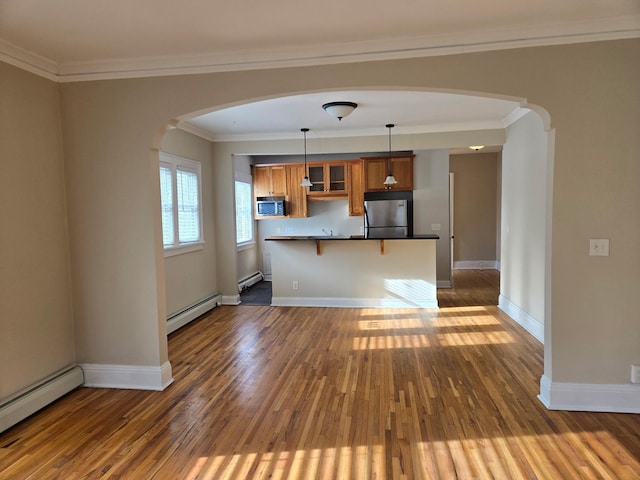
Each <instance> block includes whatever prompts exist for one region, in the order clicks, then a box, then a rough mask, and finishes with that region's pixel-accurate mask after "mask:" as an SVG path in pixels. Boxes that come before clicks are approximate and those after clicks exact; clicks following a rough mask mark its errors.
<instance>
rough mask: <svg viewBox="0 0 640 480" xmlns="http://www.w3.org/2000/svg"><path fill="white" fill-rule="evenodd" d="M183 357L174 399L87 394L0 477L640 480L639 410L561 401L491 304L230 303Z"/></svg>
mask: <svg viewBox="0 0 640 480" xmlns="http://www.w3.org/2000/svg"><path fill="white" fill-rule="evenodd" d="M478 281H479V282H480V283H483V281H482V280H478ZM470 288H472V287H470ZM469 298H470V297H469ZM469 298H467V299H466V300H465V302H466V301H467V300H469ZM169 354H170V360H171V363H172V366H173V375H174V378H175V382H174V384H173V385H171V386H170V387H169V388H167V389H166V390H165V391H164V392H145V391H131V390H128V391H127V390H106V389H90V388H80V389H77V390H75V391H74V392H71V393H70V394H68V395H66V396H65V397H64V398H62V399H61V400H59V401H57V402H56V403H54V404H53V405H51V406H50V407H48V408H46V409H45V410H43V411H42V412H40V413H38V414H36V415H34V416H32V417H30V418H29V419H27V420H25V421H24V422H22V423H21V424H19V425H17V426H15V427H14V428H12V429H10V430H8V431H7V432H4V433H3V434H0V479H2V480H5V479H20V480H22V479H38V480H41V479H65V480H68V479H80V478H83V479H85V478H87V479H88V478H104V479H145V480H146V479H172V480H173V479H180V480H187V479H305V480H306V479H334V478H336V479H446V480H448V479H455V478H457V479H491V478H493V479H574V478H575V479H640V415H627V414H603V413H584V412H553V411H547V410H546V409H545V408H544V407H543V406H542V404H541V403H540V402H539V401H538V400H537V398H536V395H537V394H538V391H539V387H538V382H539V379H540V376H541V374H542V362H543V358H542V346H541V345H540V344H539V343H538V342H537V341H536V340H535V339H533V338H532V337H530V336H529V335H528V334H527V333H526V332H524V331H523V330H522V329H521V328H520V327H519V326H518V325H516V324H515V323H514V322H513V321H512V320H511V319H509V317H507V316H506V315H504V314H503V313H501V312H500V311H499V310H498V309H497V308H496V307H495V306H461V307H449V308H441V309H439V310H412V309H397V310H395V309H388V310H374V309H371V310H369V309H329V308H293V307H288V308H286V307H282V308H274V307H266V306H242V305H241V306H238V307H228V306H223V307H220V308H217V309H215V310H213V311H212V312H211V314H210V315H207V316H204V317H203V318H201V319H199V320H197V321H195V322H193V323H192V324H190V325H188V326H186V327H184V328H182V329H181V330H179V331H177V332H175V333H174V334H172V335H171V336H170V339H169Z"/></svg>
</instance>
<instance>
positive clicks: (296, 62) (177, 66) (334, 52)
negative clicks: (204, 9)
mask: <svg viewBox="0 0 640 480" xmlns="http://www.w3.org/2000/svg"><path fill="white" fill-rule="evenodd" d="M638 37H640V14H639V15H628V16H624V17H614V18H608V19H593V20H589V21H576V22H568V23H561V24H549V25H543V26H536V27H528V28H526V27H525V28H521V27H518V26H513V27H508V28H503V29H490V30H489V29H487V30H478V31H470V32H454V33H447V34H439V35H427V36H421V37H409V38H400V39H379V40H373V41H362V42H348V43H339V44H324V45H317V46H313V47H306V48H284V49H269V50H257V49H256V50H250V51H235V52H226V53H220V54H202V55H174V56H163V57H145V58H135V59H116V60H109V61H89V62H62V63H57V62H55V61H54V60H51V59H46V58H44V57H41V56H39V55H37V54H33V53H31V52H28V51H26V50H24V49H21V48H19V47H16V46H15V45H12V44H10V43H8V42H5V41H2V40H0V59H1V60H4V61H6V62H7V63H10V64H12V65H14V66H17V67H20V68H23V69H24V70H28V71H30V72H32V73H35V74H37V75H41V76H43V77H46V78H49V79H52V80H54V81H57V82H81V81H91V80H108V79H121V78H141V77H154V76H169V75H188V74H200V73H214V72H230V71H243V70H257V69H266V68H283V67H300V66H312V65H328V64H339V63H351V62H365V61H377V60H397V59H406V58H415V57H427V56H438V55H452V54H459V53H473V52H483V51H491V50H505V49H512V48H523V47H537V46H549V45H561V44H570V43H585V42H595V41H605V40H621V39H629V38H638Z"/></svg>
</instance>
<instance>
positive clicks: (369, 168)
mask: <svg viewBox="0 0 640 480" xmlns="http://www.w3.org/2000/svg"><path fill="white" fill-rule="evenodd" d="M364 161H365V162H364V182H365V191H366V192H386V191H390V190H391V191H394V190H395V191H407V190H413V155H407V156H405V157H392V158H391V159H389V158H387V157H374V158H365V159H364ZM389 172H391V173H392V174H393V176H394V177H395V179H396V181H397V182H398V183H395V184H393V185H385V184H384V180H385V178H386V177H387V175H388V174H389Z"/></svg>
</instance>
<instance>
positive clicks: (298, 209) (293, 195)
mask: <svg viewBox="0 0 640 480" xmlns="http://www.w3.org/2000/svg"><path fill="white" fill-rule="evenodd" d="M303 177H304V165H287V179H288V183H289V185H288V187H287V191H288V192H289V194H288V195H287V216H289V217H290V218H302V217H306V216H307V189H306V187H301V186H300V183H301V182H302V179H303Z"/></svg>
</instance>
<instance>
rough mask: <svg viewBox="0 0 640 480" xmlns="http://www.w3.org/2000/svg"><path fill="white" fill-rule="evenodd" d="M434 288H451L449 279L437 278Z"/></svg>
mask: <svg viewBox="0 0 640 480" xmlns="http://www.w3.org/2000/svg"><path fill="white" fill-rule="evenodd" d="M436 288H451V280H438V281H437V282H436Z"/></svg>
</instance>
